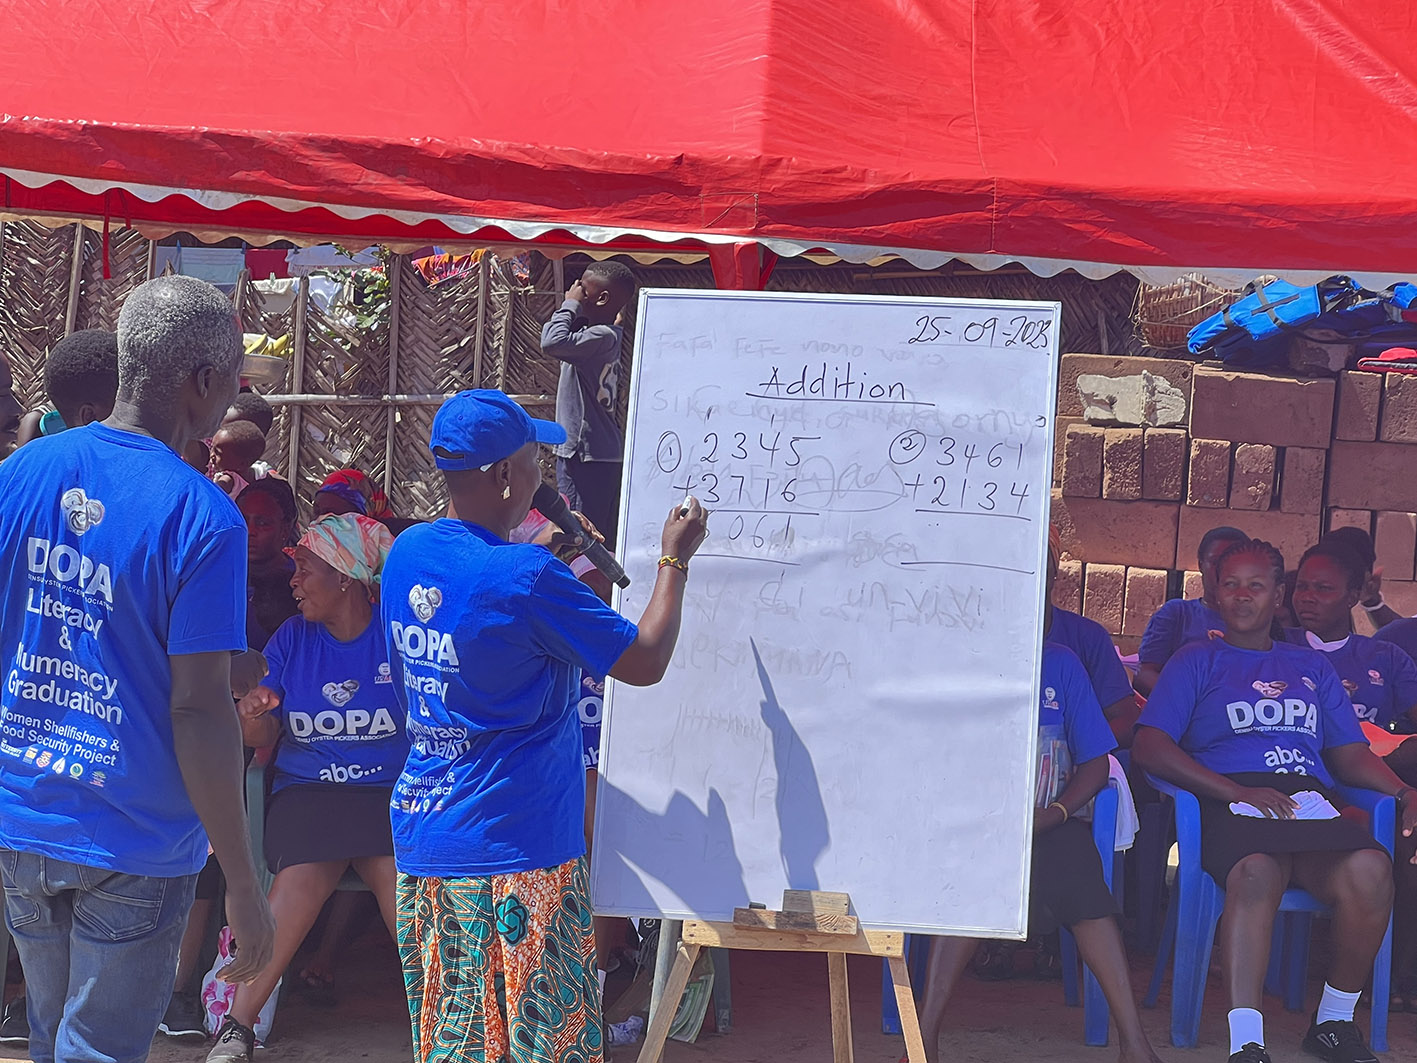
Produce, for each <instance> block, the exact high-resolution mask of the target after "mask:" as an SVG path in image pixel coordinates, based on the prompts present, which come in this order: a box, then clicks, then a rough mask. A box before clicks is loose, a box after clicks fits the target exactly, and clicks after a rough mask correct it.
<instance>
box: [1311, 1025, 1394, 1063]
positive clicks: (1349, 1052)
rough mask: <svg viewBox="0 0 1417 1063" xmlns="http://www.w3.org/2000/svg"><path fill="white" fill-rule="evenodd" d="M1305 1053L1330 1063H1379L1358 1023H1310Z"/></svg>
mask: <svg viewBox="0 0 1417 1063" xmlns="http://www.w3.org/2000/svg"><path fill="white" fill-rule="evenodd" d="M1304 1051H1305V1052H1307V1053H1309V1055H1311V1056H1318V1057H1319V1058H1320V1059H1326V1060H1328V1061H1329V1063H1378V1057H1377V1056H1375V1055H1373V1053H1372V1052H1371V1051H1370V1050H1369V1048H1368V1042H1366V1041H1364V1040H1363V1033H1362V1031H1361V1030H1359V1029H1358V1024H1357V1023H1356V1022H1341V1021H1339V1020H1336V1019H1335V1020H1333V1021H1330V1022H1314V1023H1310V1024H1309V1032H1308V1035H1307V1036H1305V1038H1304Z"/></svg>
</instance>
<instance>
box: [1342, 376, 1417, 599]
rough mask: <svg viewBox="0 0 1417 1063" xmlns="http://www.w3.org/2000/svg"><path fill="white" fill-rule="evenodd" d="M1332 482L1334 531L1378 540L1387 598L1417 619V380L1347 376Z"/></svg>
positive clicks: (1376, 544) (1393, 377)
mask: <svg viewBox="0 0 1417 1063" xmlns="http://www.w3.org/2000/svg"><path fill="white" fill-rule="evenodd" d="M1335 421H1336V423H1335V426H1334V444H1333V459H1332V471H1331V474H1330V477H1329V489H1328V507H1329V510H1328V515H1329V519H1328V522H1329V527H1330V528H1336V527H1338V526H1340V525H1345V524H1351V525H1355V526H1357V527H1360V528H1362V529H1363V530H1364V531H1367V532H1370V533H1372V535H1373V545H1374V546H1375V547H1376V548H1377V552H1378V564H1379V565H1380V566H1381V567H1382V569H1383V597H1384V598H1386V599H1387V601H1388V604H1389V605H1391V606H1392V607H1393V608H1394V609H1396V610H1397V611H1398V612H1399V613H1402V614H1403V615H1405V616H1410V615H1412V614H1413V613H1417V581H1414V573H1415V572H1417V564H1414V558H1417V377H1412V376H1405V375H1403V374H1399V373H1385V374H1377V373H1356V372H1349V373H1342V374H1340V376H1339V378H1338V413H1337V417H1336V419H1335Z"/></svg>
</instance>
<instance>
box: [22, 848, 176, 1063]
mask: <svg viewBox="0 0 1417 1063" xmlns="http://www.w3.org/2000/svg"><path fill="white" fill-rule="evenodd" d="M0 878H3V880H4V884H5V923H6V924H7V925H8V926H9V928H10V933H11V935H12V936H13V937H14V940H15V945H16V947H17V948H18V949H19V952H20V962H21V964H22V965H23V966H24V969H25V996H26V997H27V998H28V1001H29V1022H30V1044H29V1051H30V1058H31V1059H32V1060H33V1061H34V1063H55V1061H58V1063H142V1061H143V1060H146V1059H147V1058H148V1049H149V1048H150V1046H151V1044H152V1039H153V1035H154V1034H155V1033H157V1024H158V1023H159V1022H160V1021H161V1020H162V1015H163V1012H164V1011H165V1010H166V1008H167V1005H168V1002H169V1001H170V1000H171V998H172V984H173V982H174V980H175V979H176V977H177V950H178V947H179V946H180V945H181V943H182V934H183V932H184V931H185V930H186V927H187V914H188V912H189V911H190V909H191V907H192V897H193V894H194V892H195V890H196V886H197V876H196V875H183V876H181V877H178V878H153V877H149V876H144V875H125V874H122V873H121V872H116V871H105V870H103V869H101V868H96V867H87V866H85V865H83V864H71V863H69V862H67V861H64V860H54V859H51V858H49V857H46V856H39V855H38V854H36V853H21V852H16V851H15V850H13V849H0Z"/></svg>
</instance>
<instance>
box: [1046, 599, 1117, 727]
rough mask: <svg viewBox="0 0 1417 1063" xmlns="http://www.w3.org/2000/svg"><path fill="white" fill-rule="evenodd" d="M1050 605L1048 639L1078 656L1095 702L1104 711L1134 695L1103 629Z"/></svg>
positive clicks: (1110, 638) (1087, 620)
mask: <svg viewBox="0 0 1417 1063" xmlns="http://www.w3.org/2000/svg"><path fill="white" fill-rule="evenodd" d="M1051 608H1052V610H1053V621H1052V623H1051V624H1050V625H1049V627H1048V636H1047V638H1048V641H1049V642H1056V643H1058V644H1059V645H1060V646H1066V647H1067V648H1068V649H1070V650H1072V651H1073V653H1074V654H1076V655H1077V658H1078V660H1080V661H1081V662H1082V666H1083V668H1084V669H1085V670H1086V671H1087V676H1088V679H1090V680H1091V682H1092V692H1093V693H1094V694H1096V695H1097V703H1098V704H1099V705H1101V706H1102V708H1103V709H1104V710H1106V709H1107V708H1109V707H1110V706H1112V705H1115V704H1117V702H1119V701H1121V700H1122V699H1123V698H1134V697H1135V695H1134V694H1133V692H1132V681H1131V680H1130V679H1128V678H1127V670H1126V669H1125V668H1124V667H1122V659H1121V658H1120V657H1118V656H1117V647H1116V646H1114V645H1113V644H1112V637H1111V636H1110V635H1108V634H1107V631H1106V629H1105V628H1103V626H1102V625H1101V624H1099V623H1098V622H1097V621H1096V620H1089V619H1088V618H1087V617H1085V616H1082V615H1080V614H1078V613H1073V612H1069V611H1068V610H1067V609H1059V608H1058V607H1057V606H1056V605H1055V606H1052V607H1051Z"/></svg>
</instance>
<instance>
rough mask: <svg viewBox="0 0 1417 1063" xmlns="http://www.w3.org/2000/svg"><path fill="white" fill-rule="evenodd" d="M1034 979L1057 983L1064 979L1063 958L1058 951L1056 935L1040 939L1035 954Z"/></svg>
mask: <svg viewBox="0 0 1417 1063" xmlns="http://www.w3.org/2000/svg"><path fill="white" fill-rule="evenodd" d="M1033 977H1034V978H1037V979H1038V980H1039V981H1055V980H1057V979H1060V978H1062V977H1063V957H1062V954H1061V953H1060V952H1059V950H1058V936H1057V935H1056V934H1049V935H1047V936H1046V937H1042V938H1039V939H1038V947H1037V948H1036V949H1035V950H1034V953H1033Z"/></svg>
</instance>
